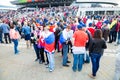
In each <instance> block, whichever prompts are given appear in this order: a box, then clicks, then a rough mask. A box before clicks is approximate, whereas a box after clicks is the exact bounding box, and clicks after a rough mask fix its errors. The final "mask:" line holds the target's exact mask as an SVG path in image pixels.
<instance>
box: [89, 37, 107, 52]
mask: <svg viewBox="0 0 120 80" xmlns="http://www.w3.org/2000/svg"><path fill="white" fill-rule="evenodd" d="M106 48H107V45H106V42H105V40H104V39H93V40H92V42H91V43H90V47H89V53H90V54H91V53H98V54H100V53H102V52H103V49H106Z"/></svg>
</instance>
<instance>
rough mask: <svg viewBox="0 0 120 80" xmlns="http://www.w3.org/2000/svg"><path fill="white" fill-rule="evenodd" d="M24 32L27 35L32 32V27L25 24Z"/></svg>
mask: <svg viewBox="0 0 120 80" xmlns="http://www.w3.org/2000/svg"><path fill="white" fill-rule="evenodd" d="M22 32H23V33H24V34H25V35H28V34H30V33H31V29H30V27H29V26H23V28H22Z"/></svg>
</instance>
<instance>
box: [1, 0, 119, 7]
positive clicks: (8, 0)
mask: <svg viewBox="0 0 120 80" xmlns="http://www.w3.org/2000/svg"><path fill="white" fill-rule="evenodd" d="M10 1H14V0H0V5H7V6H14V5H12V4H11V3H10ZM115 1H118V2H119V3H120V0H115Z"/></svg>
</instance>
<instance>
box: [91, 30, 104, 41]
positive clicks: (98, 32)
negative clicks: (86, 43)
mask: <svg viewBox="0 0 120 80" xmlns="http://www.w3.org/2000/svg"><path fill="white" fill-rule="evenodd" d="M93 37H94V38H97V39H102V31H101V30H100V29H96V30H95V33H94V36H93Z"/></svg>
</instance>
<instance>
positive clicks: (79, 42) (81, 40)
mask: <svg viewBox="0 0 120 80" xmlns="http://www.w3.org/2000/svg"><path fill="white" fill-rule="evenodd" d="M73 38H74V46H76V47H85V46H86V42H87V41H88V35H87V33H85V32H84V31H82V30H78V31H75V33H74V34H73Z"/></svg>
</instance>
